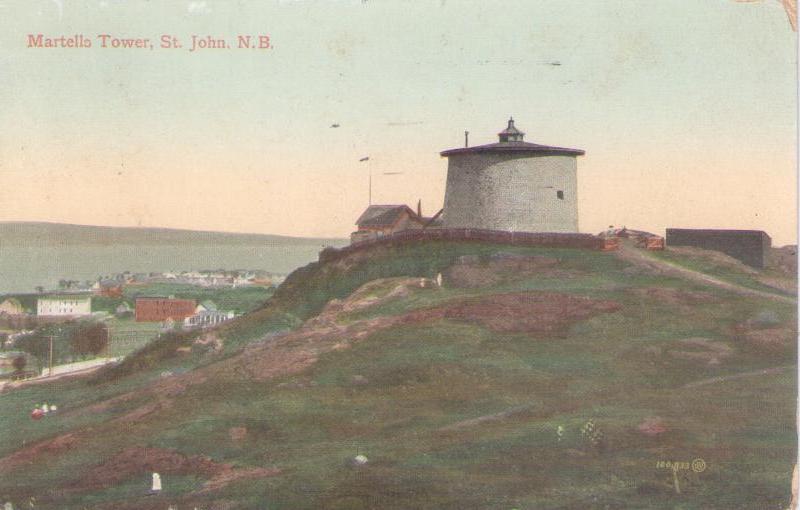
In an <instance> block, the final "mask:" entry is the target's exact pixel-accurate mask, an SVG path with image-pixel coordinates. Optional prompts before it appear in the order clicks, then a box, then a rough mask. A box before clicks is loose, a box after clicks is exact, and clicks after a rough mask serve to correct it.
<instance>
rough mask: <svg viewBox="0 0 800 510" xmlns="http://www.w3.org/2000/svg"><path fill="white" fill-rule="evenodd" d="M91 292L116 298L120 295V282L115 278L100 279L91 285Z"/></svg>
mask: <svg viewBox="0 0 800 510" xmlns="http://www.w3.org/2000/svg"><path fill="white" fill-rule="evenodd" d="M92 293H94V294H95V295H96V296H103V297H110V298H118V297H122V282H120V281H118V280H116V279H105V280H100V281H97V282H95V283H94V285H92Z"/></svg>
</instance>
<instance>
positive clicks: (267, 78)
mask: <svg viewBox="0 0 800 510" xmlns="http://www.w3.org/2000/svg"><path fill="white" fill-rule="evenodd" d="M0 28H1V29H2V30H0V220H37V221H57V222H70V223H85V224H102V225H123V226H127V225H132V226H133V225H142V226H161V227H176V228H192V229H204V230H206V229H207V230H225V231H240V232H261V233H275V234H289V235H303V236H336V237H344V236H347V235H348V234H349V233H350V232H351V231H352V230H353V228H354V226H353V222H354V221H355V219H356V217H357V216H358V214H359V213H360V212H361V211H362V209H363V208H364V207H365V206H366V205H367V176H368V172H369V171H370V169H371V171H372V173H373V199H374V200H373V202H375V203H409V204H416V201H417V199H419V198H421V199H422V203H423V209H424V212H426V213H433V212H436V211H437V210H438V209H439V208H440V207H441V204H442V201H443V196H444V183H445V176H446V169H447V160H446V159H443V158H440V157H439V155H438V153H439V151H441V150H444V149H447V148H451V147H456V146H461V145H462V144H463V136H464V135H463V132H464V130H469V131H470V141H471V143H473V144H478V143H488V142H493V141H495V140H496V136H495V135H496V133H497V132H498V131H500V130H501V129H502V128H503V127H504V126H505V122H506V120H507V119H508V116H509V115H513V116H514V118H515V119H516V121H517V126H518V127H520V128H521V129H522V130H523V131H525V132H526V133H527V136H526V140H528V141H533V142H539V143H545V144H552V145H561V146H569V147H577V148H581V149H584V150H585V151H586V156H584V157H582V158H579V160H578V176H579V177H578V179H579V209H580V227H581V230H582V231H585V232H597V231H599V230H602V229H603V227H605V226H607V225H609V224H614V225H627V226H629V227H632V228H640V229H646V230H652V231H656V232H662V231H663V229H664V227H667V226H676V227H678V226H679V227H720V228H722V227H726V228H757V229H763V230H766V231H767V232H769V233H770V234H771V235H772V236H773V239H774V241H775V242H776V243H777V244H785V243H790V242H792V243H794V242H796V235H795V232H796V174H795V152H796V98H797V92H796V71H795V70H796V39H795V38H796V34H795V33H794V32H792V31H791V28H790V26H789V23H788V21H787V17H786V13H785V12H784V11H783V9H782V7H781V5H780V3H779V2H777V1H771V0H767V1H764V2H757V3H739V2H735V1H733V0H702V1H698V0H652V1H649V0H617V1H614V0H575V1H572V0H522V1H513V0H512V1H503V2H488V1H482V0H476V1H467V0H435V1H424V0H414V1H400V0H341V1H332V0H326V1H323V0H318V1H302V0H295V1H290V0H283V1H277V0H276V1H261V2H255V1H252V2H247V1H224V2H223V1H221V0H218V1H215V0H207V1H179V0H172V1H155V0H153V1H133V0H100V1H97V0H88V1H81V2H79V1H74V0H19V1H9V0H0ZM39 33H41V34H43V35H44V36H45V37H59V36H61V35H66V36H71V35H73V34H82V35H84V36H86V37H87V39H90V40H91V41H92V44H93V46H92V47H91V48H86V49H75V48H28V47H27V44H28V34H39ZM98 34H110V35H112V36H117V37H126V38H137V37H139V38H149V39H150V40H151V41H152V42H153V43H154V44H155V47H154V49H152V50H150V49H149V48H144V49H123V48H117V49H114V48H105V49H103V48H100V47H99V44H100V40H99V39H98V38H97V35H98ZM165 34H166V35H171V36H175V37H177V38H178V39H180V40H181V42H182V43H183V44H184V47H183V48H180V49H161V48H159V47H158V44H159V43H160V38H161V36H162V35H165ZM193 34H195V35H203V36H204V35H212V36H214V37H215V38H224V39H225V40H227V41H228V43H229V44H231V45H235V43H236V36H237V35H240V34H242V35H244V34H251V35H254V36H255V35H258V34H268V35H269V36H270V38H271V42H272V44H273V45H274V47H273V48H272V49H270V50H239V49H217V50H200V51H196V52H190V51H188V46H190V44H191V35H193ZM553 63H560V65H552V64H553ZM332 124H339V125H340V127H339V128H331V127H330V126H331V125H332ZM364 156H369V157H370V160H369V162H366V163H359V161H358V160H359V159H360V158H362V157H364ZM394 172H402V173H401V174H399V175H384V174H386V173H394Z"/></svg>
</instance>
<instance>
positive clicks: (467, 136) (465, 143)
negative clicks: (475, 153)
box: [464, 131, 469, 147]
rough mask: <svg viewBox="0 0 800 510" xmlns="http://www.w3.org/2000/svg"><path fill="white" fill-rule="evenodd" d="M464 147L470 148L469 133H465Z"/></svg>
mask: <svg viewBox="0 0 800 510" xmlns="http://www.w3.org/2000/svg"><path fill="white" fill-rule="evenodd" d="M464 147H469V131H464Z"/></svg>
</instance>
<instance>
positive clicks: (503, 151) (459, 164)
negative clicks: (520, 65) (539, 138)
mask: <svg viewBox="0 0 800 510" xmlns="http://www.w3.org/2000/svg"><path fill="white" fill-rule="evenodd" d="M498 137H499V141H498V142H497V143H490V144H487V145H477V146H474V147H468V146H467V147H463V148H459V149H450V150H446V151H444V152H442V153H441V155H442V156H443V157H446V158H448V160H449V161H448V166H447V189H446V191H445V196H444V210H443V211H442V226H443V227H445V228H484V229H491V230H507V231H519V232H577V231H578V196H577V191H578V190H577V188H578V186H577V185H578V176H577V157H578V156H582V155H583V154H584V151H582V150H580V149H567V148H564V147H551V146H548V145H539V144H535V143H529V142H525V141H523V138H524V137H525V133H523V132H522V131H520V130H519V129H517V128H516V127H514V119H513V118H511V119H509V121H508V127H507V128H506V129H504V130H503V131H501V132H500V133H498Z"/></svg>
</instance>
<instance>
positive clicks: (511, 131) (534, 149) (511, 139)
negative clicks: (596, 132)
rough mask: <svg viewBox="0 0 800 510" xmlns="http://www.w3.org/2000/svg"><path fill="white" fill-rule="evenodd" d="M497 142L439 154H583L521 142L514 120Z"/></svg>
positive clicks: (580, 151)
mask: <svg viewBox="0 0 800 510" xmlns="http://www.w3.org/2000/svg"><path fill="white" fill-rule="evenodd" d="M497 136H498V138H499V140H500V141H499V142H497V143H489V144H486V145H476V146H474V147H460V148H457V149H449V150H446V151H442V152H441V153H440V154H441V155H442V156H444V157H448V156H452V155H455V154H471V153H478V152H494V153H498V152H502V153H508V152H528V153H535V154H538V155H541V156H548V155H551V156H552V155H564V156H582V155H584V154H585V152H584V151H583V150H581V149H570V148H567V147H556V146H552V145H540V144H538V143H530V142H525V141H523V140H522V139H523V137H524V136H525V133H523V132H522V131H520V130H519V129H517V127H516V126H515V125H514V118H513V117H512V118H510V119H508V126H507V127H506V128H505V129H504V130H502V131H500V132H499V133H498V134H497Z"/></svg>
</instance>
